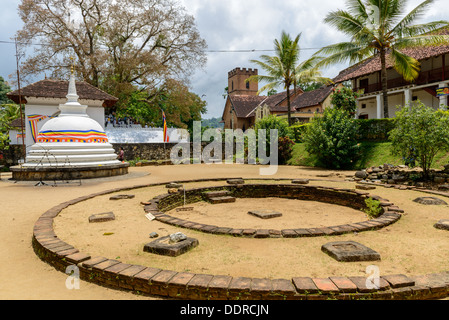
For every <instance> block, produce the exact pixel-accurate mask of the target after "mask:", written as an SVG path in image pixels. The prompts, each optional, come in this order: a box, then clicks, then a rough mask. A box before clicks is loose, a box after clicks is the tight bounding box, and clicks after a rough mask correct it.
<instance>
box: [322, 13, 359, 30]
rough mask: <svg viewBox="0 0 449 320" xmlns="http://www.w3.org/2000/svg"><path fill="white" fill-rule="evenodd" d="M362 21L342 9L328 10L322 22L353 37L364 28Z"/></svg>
mask: <svg viewBox="0 0 449 320" xmlns="http://www.w3.org/2000/svg"><path fill="white" fill-rule="evenodd" d="M363 21H364V20H358V19H357V17H354V16H352V15H351V14H350V13H349V12H347V11H343V10H337V11H333V12H330V13H329V14H328V15H327V16H326V18H325V19H324V22H326V23H328V24H329V25H331V26H333V27H335V28H337V29H338V30H340V31H342V32H344V33H346V34H347V35H348V36H350V37H355V36H356V35H357V34H359V33H360V32H361V31H362V30H363V29H364V28H365V25H364V23H363Z"/></svg>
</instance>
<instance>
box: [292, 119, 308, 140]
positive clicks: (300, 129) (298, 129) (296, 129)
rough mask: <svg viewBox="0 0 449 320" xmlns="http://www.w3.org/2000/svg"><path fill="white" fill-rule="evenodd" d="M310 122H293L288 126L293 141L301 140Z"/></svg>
mask: <svg viewBox="0 0 449 320" xmlns="http://www.w3.org/2000/svg"><path fill="white" fill-rule="evenodd" d="M309 126H310V123H303V124H295V125H292V126H291V127H290V130H291V131H292V134H293V137H294V139H295V142H303V134H304V133H305V132H306V131H307V128H308V127H309Z"/></svg>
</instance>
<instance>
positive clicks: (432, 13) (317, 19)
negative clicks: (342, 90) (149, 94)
mask: <svg viewBox="0 0 449 320" xmlns="http://www.w3.org/2000/svg"><path fill="white" fill-rule="evenodd" d="M0 1H1V6H0V7H1V10H0V41H11V37H13V36H14V34H15V33H16V31H17V30H19V29H20V28H21V27H22V22H21V20H20V18H19V16H18V13H17V6H18V4H19V3H20V2H21V0H0ZM179 1H180V2H181V3H182V4H183V5H184V7H185V8H186V10H187V11H188V13H190V14H192V15H193V16H194V17H195V19H196V23H197V27H198V30H199V32H200V33H201V36H202V37H203V38H204V39H205V40H206V42H207V44H208V50H209V51H217V50H271V49H273V41H274V39H276V38H279V37H280V35H281V32H282V31H283V30H285V31H286V32H287V33H289V34H290V35H292V37H294V36H296V35H297V34H299V33H302V36H301V40H300V46H301V48H302V49H303V50H302V52H301V60H303V59H306V58H308V57H310V55H312V54H313V53H314V52H315V51H317V48H320V47H323V46H325V45H328V44H332V43H336V42H340V41H345V40H347V39H346V38H345V37H344V35H343V34H341V33H340V32H338V31H336V30H333V29H332V28H331V27H329V26H328V25H326V24H324V23H323V19H324V17H325V16H326V15H327V13H328V12H330V11H333V10H336V9H340V8H344V7H345V0H280V1H273V0H245V1H241V0H226V1H223V0H179ZM422 1H423V0H409V1H408V2H409V8H410V9H412V8H414V7H415V6H417V5H418V4H419V3H421V2H422ZM443 19H449V6H447V0H436V1H435V4H434V7H433V8H432V9H431V10H429V12H428V14H427V15H426V16H425V17H424V18H423V19H422V20H420V21H418V22H426V21H433V20H443ZM14 54H15V52H14V45H12V44H5V43H1V42H0V76H3V77H4V78H5V79H6V80H8V76H9V75H10V74H13V73H14V72H15V71H16V69H15V64H16V60H15V56H14ZM261 54H271V53H270V52H257V51H256V52H247V53H242V52H238V53H236V52H225V53H223V52H220V53H217V52H208V54H207V55H208V62H207V65H206V66H205V67H204V68H203V69H202V70H197V72H196V73H195V75H194V76H193V77H192V79H191V90H192V91H193V92H195V93H196V94H198V95H199V96H203V95H204V96H203V99H204V100H206V101H207V103H208V106H207V108H208V113H207V114H206V115H205V116H204V118H211V117H221V115H222V112H223V107H224V103H225V100H224V99H223V93H224V88H225V87H226V86H227V74H228V71H230V70H232V69H234V68H236V67H241V68H255V67H256V66H255V65H253V64H252V63H251V62H250V60H252V59H259V57H260V55H261ZM345 67H347V65H339V66H334V67H330V68H328V69H325V70H323V73H324V75H325V76H328V77H335V76H336V75H337V74H338V72H339V71H340V70H341V69H343V68H345ZM259 74H263V71H262V70H259Z"/></svg>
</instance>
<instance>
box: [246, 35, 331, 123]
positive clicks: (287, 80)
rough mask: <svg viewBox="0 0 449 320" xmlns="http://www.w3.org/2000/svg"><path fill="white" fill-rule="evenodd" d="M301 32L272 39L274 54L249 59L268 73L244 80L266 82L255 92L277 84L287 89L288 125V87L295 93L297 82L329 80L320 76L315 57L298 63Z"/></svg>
mask: <svg viewBox="0 0 449 320" xmlns="http://www.w3.org/2000/svg"><path fill="white" fill-rule="evenodd" d="M300 37H301V33H300V34H298V35H297V36H296V37H295V39H292V38H291V37H290V35H289V34H287V33H286V32H285V31H283V32H282V34H281V39H280V41H279V40H277V39H275V40H274V49H275V53H276V54H275V55H274V56H268V55H262V56H261V57H260V58H261V61H259V60H251V62H252V63H255V64H257V65H258V66H260V67H261V68H262V69H264V70H265V71H266V72H267V73H268V75H255V76H251V77H249V78H248V79H247V80H246V81H247V82H249V81H257V82H266V83H267V84H266V85H264V86H263V87H262V88H260V89H259V91H258V92H257V94H260V93H261V92H263V91H265V90H268V91H269V90H273V89H274V88H276V87H278V86H283V87H284V89H286V91H287V118H288V124H289V126H291V125H292V120H291V101H290V87H291V86H293V87H294V92H295V94H296V87H297V86H298V84H301V83H306V82H311V81H317V82H326V83H327V82H329V81H330V80H329V79H327V78H324V77H322V75H321V72H320V71H319V69H318V67H316V66H315V65H316V62H317V61H318V59H317V57H312V58H310V59H308V60H306V61H304V62H302V63H300V64H299V65H298V61H299V56H300V48H299V44H298V42H299V39H300Z"/></svg>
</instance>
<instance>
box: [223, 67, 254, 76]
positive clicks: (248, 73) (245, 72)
mask: <svg viewBox="0 0 449 320" xmlns="http://www.w3.org/2000/svg"><path fill="white" fill-rule="evenodd" d="M257 74H258V70H257V69H251V68H239V67H237V68H235V69H233V70H231V71H229V72H228V77H232V76H236V75H246V76H253V75H257Z"/></svg>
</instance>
